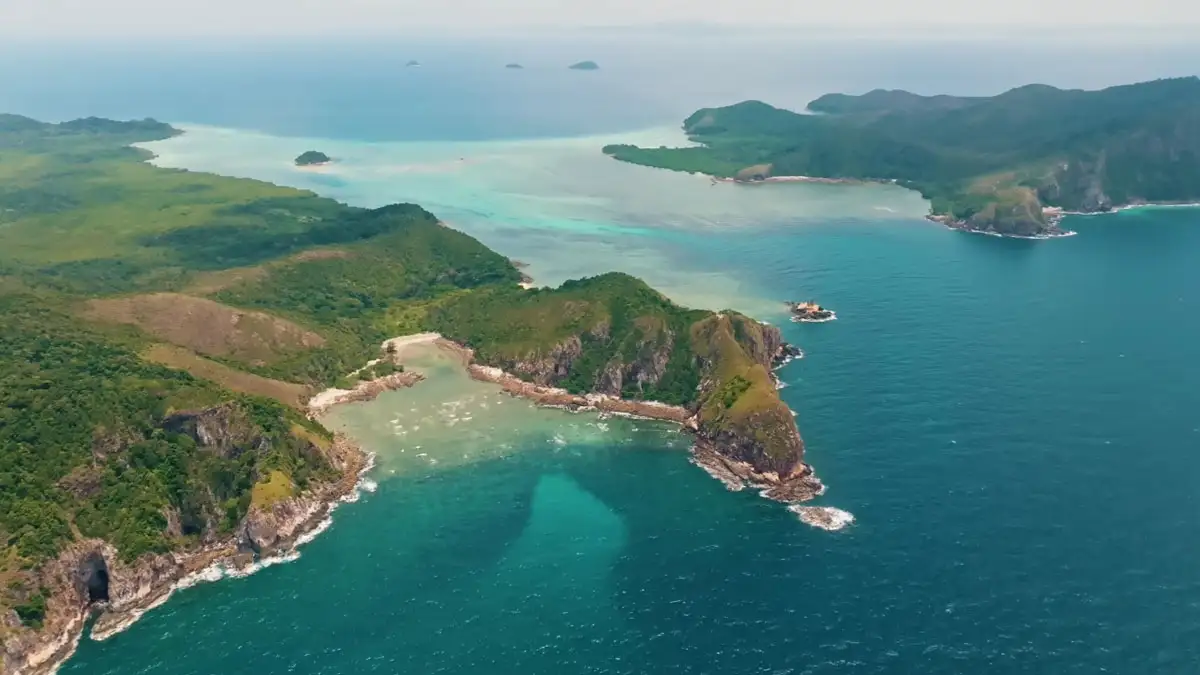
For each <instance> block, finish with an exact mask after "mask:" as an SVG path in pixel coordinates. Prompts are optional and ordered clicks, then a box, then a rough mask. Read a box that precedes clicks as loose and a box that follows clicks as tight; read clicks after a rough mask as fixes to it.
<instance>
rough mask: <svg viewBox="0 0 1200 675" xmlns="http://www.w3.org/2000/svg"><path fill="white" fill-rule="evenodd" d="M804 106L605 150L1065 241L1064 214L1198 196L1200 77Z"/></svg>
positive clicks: (761, 110) (638, 160)
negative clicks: (886, 197) (869, 187)
mask: <svg viewBox="0 0 1200 675" xmlns="http://www.w3.org/2000/svg"><path fill="white" fill-rule="evenodd" d="M808 111H809V112H811V113H814V114H800V113H795V112H791V111H788V110H782V109H779V108H775V107H773V106H770V105H768V104H766V103H763V102H760V101H745V102H742V103H738V104H736V105H731V106H727V107H723V108H706V109H703V110H699V111H697V112H696V113H694V114H692V115H691V116H690V117H688V118H687V120H685V121H684V125H683V126H684V130H685V131H686V133H687V135H688V137H689V138H690V139H691V140H693V141H695V142H697V143H700V144H701V147H689V148H641V147H637V146H632V145H610V146H607V147H605V148H604V152H605V153H607V154H609V155H611V156H613V157H615V158H617V159H620V160H623V161H626V162H632V163H635V164H643V165H646V166H653V167H659V168H664V169H673V170H676V171H688V172H699V173H704V174H709V175H711V176H714V177H717V178H721V179H728V180H734V181H739V182H753V181H764V180H767V181H769V180H786V179H788V178H787V177H790V179H791V180H827V181H828V180H833V181H843V180H844V181H850V182H854V181H880V182H894V183H897V184H899V185H902V186H905V187H908V188H911V189H913V190H917V191H918V192H920V193H921V195H922V196H924V197H925V198H926V199H928V200H929V201H930V204H931V209H930V215H929V218H930V219H931V220H936V221H937V222H941V223H944V224H946V225H947V226H949V227H952V228H956V229H960V230H965V231H970V232H981V233H985V234H994V235H1003V236H1016V237H1032V238H1047V237H1053V236H1062V235H1065V234H1070V233H1068V232H1065V231H1063V230H1062V228H1060V227H1059V221H1060V219H1061V217H1062V215H1063V214H1065V213H1076V212H1079V213H1097V212H1105V211H1111V210H1113V209H1116V208H1120V207H1122V206H1130V205H1139V204H1148V203H1192V202H1198V201H1200V79H1198V78H1196V77H1185V78H1175V79H1165V80H1155V81H1152V82H1143V83H1140V84H1131V85H1124V86H1118V87H1110V88H1108V89H1103V90H1099V91H1083V90H1076V89H1072V90H1064V89H1057V88H1055V87H1051V86H1047V85H1037V84H1034V85H1027V86H1023V87H1018V88H1016V89H1013V90H1011V91H1007V92H1005V93H1003V94H1000V95H997V96H989V97H964V96H946V95H939V96H922V95H919V94H913V93H910V92H907V91H888V90H883V89H876V90H874V91H870V92H868V93H866V94H863V95H861V96H852V95H846V94H826V95H825V96H822V97H820V98H818V99H816V100H814V101H812V102H811V103H809V104H808ZM801 177H803V178H801Z"/></svg>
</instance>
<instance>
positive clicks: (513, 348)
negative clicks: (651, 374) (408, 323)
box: [425, 273, 711, 404]
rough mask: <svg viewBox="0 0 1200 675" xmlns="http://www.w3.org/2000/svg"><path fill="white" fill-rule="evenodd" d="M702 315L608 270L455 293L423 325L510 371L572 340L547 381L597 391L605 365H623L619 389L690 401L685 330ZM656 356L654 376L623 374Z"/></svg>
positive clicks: (695, 377) (691, 366) (696, 368)
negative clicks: (534, 284) (575, 345)
mask: <svg viewBox="0 0 1200 675" xmlns="http://www.w3.org/2000/svg"><path fill="white" fill-rule="evenodd" d="M707 316H711V313H710V312H703V311H696V310H688V309H683V308H681V307H679V306H677V305H675V304H673V303H672V302H670V301H669V300H667V299H666V298H665V297H663V296H662V295H661V294H660V293H658V292H657V291H655V290H653V289H652V288H650V287H649V286H647V285H646V284H645V283H644V282H642V281H641V280H639V279H636V278H634V277H631V276H629V275H626V274H618V273H610V274H605V275H601V276H598V277H593V278H589V279H582V280H579V281H568V282H566V283H564V284H563V285H562V286H561V287H559V288H555V289H549V288H546V289H536V290H531V291H523V290H520V289H517V288H511V287H497V288H494V289H490V290H488V291H486V292H480V293H474V294H470V295H459V296H456V297H454V298H452V299H449V300H447V301H446V302H443V303H440V304H439V305H437V306H435V307H434V308H432V309H431V310H430V312H429V315H428V317H427V318H426V320H425V325H426V326H428V328H430V329H431V330H436V331H437V332H440V333H442V334H443V335H446V336H448V337H451V338H453V339H455V340H458V341H460V342H462V343H464V344H467V345H469V346H471V347H474V348H475V349H476V352H477V358H478V359H479V360H480V361H482V362H484V363H490V364H494V365H498V366H500V367H503V368H505V369H506V370H511V371H513V372H517V373H521V371H522V367H521V366H520V364H521V363H522V362H530V361H537V360H540V359H541V358H545V356H546V355H547V354H548V353H549V352H551V351H552V350H553V348H555V347H557V346H559V345H563V344H564V343H568V342H569V341H572V340H578V341H579V352H580V353H579V354H578V355H569V356H568V355H562V356H559V357H557V360H558V361H559V362H560V363H561V365H562V367H564V368H565V372H558V373H556V377H554V378H553V380H552V381H548V382H547V383H550V384H556V385H559V386H562V387H563V388H565V389H567V390H569V391H572V392H575V393H586V392H591V391H596V390H598V389H603V388H604V373H605V371H606V369H609V368H615V369H616V370H619V371H622V376H621V381H620V387H619V391H620V393H621V394H622V395H623V396H626V397H628V398H638V399H649V400H655V401H662V402H665V403H675V404H690V403H693V402H694V401H695V400H696V397H697V392H696V389H697V387H698V386H699V384H700V377H701V372H700V364H699V362H698V361H697V360H696V359H695V353H694V352H693V350H692V349H691V345H690V337H689V336H690V331H691V326H692V325H693V324H694V323H695V322H697V321H699V320H701V319H703V318H705V317H707ZM656 359H662V361H663V368H662V372H661V373H658V372H657V371H655V372H656V375H657V377H655V378H654V381H653V382H650V381H641V382H639V381H638V379H637V378H636V376H634V377H630V376H629V372H630V370H631V368H632V369H633V370H635V371H636V370H638V369H641V370H647V369H650V370H654V369H653V368H652V367H650V365H649V364H650V363H651V362H653V361H655V360H656ZM530 374H532V373H530ZM613 393H616V392H613Z"/></svg>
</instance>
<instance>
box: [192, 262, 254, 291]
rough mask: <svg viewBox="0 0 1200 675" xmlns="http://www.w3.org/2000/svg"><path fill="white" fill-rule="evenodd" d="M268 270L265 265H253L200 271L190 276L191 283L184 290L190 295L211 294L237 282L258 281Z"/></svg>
mask: <svg viewBox="0 0 1200 675" xmlns="http://www.w3.org/2000/svg"><path fill="white" fill-rule="evenodd" d="M269 271H270V270H269V269H268V267H267V266H266V265H255V266H253V267H234V268H233V269H228V270H217V271H215V272H200V273H199V274H197V275H196V276H194V277H192V283H190V284H188V287H187V288H186V289H184V291H185V292H187V293H191V294H192V295H212V294H213V293H216V292H218V291H223V290H225V289H226V288H232V287H233V286H237V285H238V284H242V283H249V282H251V281H258V280H259V279H262V278H263V277H265V276H267V272H269Z"/></svg>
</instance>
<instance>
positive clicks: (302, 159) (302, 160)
mask: <svg viewBox="0 0 1200 675" xmlns="http://www.w3.org/2000/svg"><path fill="white" fill-rule="evenodd" d="M332 161H333V160H332V159H330V158H329V155H327V154H325V153H323V152H318V151H316V150H305V151H304V152H302V153H300V156H299V157H296V166H320V165H322V164H328V163H330V162H332Z"/></svg>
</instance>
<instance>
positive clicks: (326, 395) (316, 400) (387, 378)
mask: <svg viewBox="0 0 1200 675" xmlns="http://www.w3.org/2000/svg"><path fill="white" fill-rule="evenodd" d="M423 379H425V376H424V375H421V374H420V373H414V372H409V371H403V372H399V373H392V374H391V375H384V376H383V377H380V378H377V379H374V380H365V381H363V382H359V383H358V384H357V385H355V386H354V388H353V389H326V390H325V391H322V392H320V393H319V394H317V395H315V396H313V397H312V398H310V399H309V400H308V416H309V417H310V418H313V419H315V418H317V417H320V416H321V415H324V414H325V413H327V412H329V410H330V409H331V408H333V407H334V406H338V405H341V404H343V403H361V402H364V401H374V400H375V399H376V398H378V397H379V395H380V394H382V393H384V392H388V391H395V390H397V389H405V388H407V387H411V386H413V385H414V384H416V383H418V382H420V381H421V380H423Z"/></svg>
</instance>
